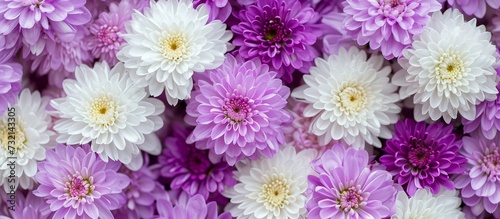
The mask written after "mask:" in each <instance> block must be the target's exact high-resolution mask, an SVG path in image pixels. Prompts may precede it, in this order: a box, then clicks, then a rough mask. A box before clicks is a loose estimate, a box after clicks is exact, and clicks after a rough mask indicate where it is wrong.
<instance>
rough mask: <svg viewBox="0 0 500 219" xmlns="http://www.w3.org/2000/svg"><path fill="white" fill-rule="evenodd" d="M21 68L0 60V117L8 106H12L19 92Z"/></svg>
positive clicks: (15, 64)
mask: <svg viewBox="0 0 500 219" xmlns="http://www.w3.org/2000/svg"><path fill="white" fill-rule="evenodd" d="M22 75H23V70H22V66H21V65H19V64H17V63H11V62H8V63H7V62H6V63H2V61H1V60H0V116H1V115H3V113H4V112H5V110H7V107H8V105H9V104H14V103H15V101H16V98H17V95H18V94H19V92H20V91H21V77H22Z"/></svg>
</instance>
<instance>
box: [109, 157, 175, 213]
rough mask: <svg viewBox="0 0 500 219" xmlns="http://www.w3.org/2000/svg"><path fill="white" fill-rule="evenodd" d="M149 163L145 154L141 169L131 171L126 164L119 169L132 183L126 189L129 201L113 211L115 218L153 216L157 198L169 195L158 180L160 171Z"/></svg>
mask: <svg viewBox="0 0 500 219" xmlns="http://www.w3.org/2000/svg"><path fill="white" fill-rule="evenodd" d="M148 165H149V158H148V156H147V155H145V156H144V163H143V165H142V167H141V168H140V169H138V170H136V171H131V170H130V169H128V168H127V167H125V166H121V168H120V169H119V171H118V172H119V173H123V174H125V175H127V176H128V177H129V178H130V184H129V185H128V186H127V187H126V188H125V189H124V193H125V196H126V197H127V202H126V203H125V204H124V205H123V206H122V207H121V208H119V209H117V210H116V211H113V215H114V217H115V218H131V219H132V218H151V217H153V215H154V212H155V206H154V202H155V200H156V199H157V198H159V197H161V196H163V195H167V192H166V191H165V188H164V187H163V185H161V184H160V183H159V182H157V181H156V179H157V178H158V175H159V174H158V171H154V170H153V169H154V168H153V167H152V166H148Z"/></svg>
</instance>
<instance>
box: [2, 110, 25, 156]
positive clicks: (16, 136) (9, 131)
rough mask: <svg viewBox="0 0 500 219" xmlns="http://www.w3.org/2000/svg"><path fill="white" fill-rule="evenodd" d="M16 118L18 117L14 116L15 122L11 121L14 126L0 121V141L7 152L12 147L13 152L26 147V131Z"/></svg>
mask: <svg viewBox="0 0 500 219" xmlns="http://www.w3.org/2000/svg"><path fill="white" fill-rule="evenodd" d="M18 119H19V118H16V122H15V123H13V124H15V126H12V125H11V126H8V125H7V124H4V123H3V122H1V123H0V136H1V139H0V143H1V144H2V147H3V149H4V151H6V152H7V153H9V152H10V151H11V150H12V149H14V153H17V152H18V151H23V150H24V149H26V143H27V141H28V139H27V138H26V137H27V136H26V131H25V130H24V127H23V126H22V125H21V124H20V123H19V122H18ZM9 146H10V148H9Z"/></svg>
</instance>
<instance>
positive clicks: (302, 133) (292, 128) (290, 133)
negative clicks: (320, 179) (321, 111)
mask: <svg viewBox="0 0 500 219" xmlns="http://www.w3.org/2000/svg"><path fill="white" fill-rule="evenodd" d="M290 102H291V103H292V105H293V107H290V108H288V109H287V111H288V112H289V113H290V115H292V118H293V121H292V123H291V124H290V125H286V126H283V132H284V134H285V143H286V144H289V145H292V146H293V147H295V149H296V150H297V151H301V150H304V149H315V150H317V151H318V152H320V153H321V152H324V151H325V150H327V149H329V148H331V147H332V146H333V145H334V144H335V141H333V140H332V141H330V142H321V141H322V140H324V139H323V138H319V137H318V136H317V135H315V134H313V133H312V132H311V130H309V128H310V126H311V124H312V123H313V118H311V117H305V116H304V109H305V108H306V106H307V104H306V103H302V102H298V101H293V100H291V101H289V103H290Z"/></svg>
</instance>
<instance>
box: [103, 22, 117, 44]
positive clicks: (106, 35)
mask: <svg viewBox="0 0 500 219" xmlns="http://www.w3.org/2000/svg"><path fill="white" fill-rule="evenodd" d="M119 31H120V30H119V29H118V27H117V26H108V25H107V24H104V25H102V26H101V28H100V29H99V32H98V33H97V39H98V40H99V42H101V43H102V44H103V45H104V46H109V45H111V46H112V45H114V44H115V42H117V41H118V40H119V39H120V36H119V35H118V32H119Z"/></svg>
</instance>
